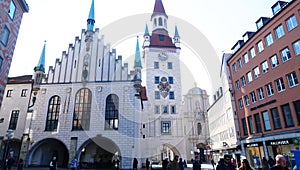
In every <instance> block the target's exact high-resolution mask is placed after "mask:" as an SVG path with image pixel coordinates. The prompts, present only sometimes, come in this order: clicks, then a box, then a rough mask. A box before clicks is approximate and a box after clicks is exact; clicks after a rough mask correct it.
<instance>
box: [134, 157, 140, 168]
mask: <svg viewBox="0 0 300 170" xmlns="http://www.w3.org/2000/svg"><path fill="white" fill-rule="evenodd" d="M138 163H139V162H138V160H137V159H136V158H134V159H133V170H137V166H138Z"/></svg>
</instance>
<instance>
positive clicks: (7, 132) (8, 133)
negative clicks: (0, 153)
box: [2, 129, 14, 166]
mask: <svg viewBox="0 0 300 170" xmlns="http://www.w3.org/2000/svg"><path fill="white" fill-rule="evenodd" d="M13 132H14V131H13V130H11V129H8V130H7V131H6V137H7V144H6V145H7V146H6V150H5V153H4V159H3V163H2V166H4V165H5V163H6V158H7V154H8V152H9V139H10V138H11V137H12V136H13V134H12V133H13Z"/></svg>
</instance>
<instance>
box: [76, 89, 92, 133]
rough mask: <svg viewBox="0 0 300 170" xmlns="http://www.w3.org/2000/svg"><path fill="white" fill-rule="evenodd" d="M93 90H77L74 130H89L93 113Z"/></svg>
mask: <svg viewBox="0 0 300 170" xmlns="http://www.w3.org/2000/svg"><path fill="white" fill-rule="evenodd" d="M91 103H92V92H91V91H90V90H89V89H87V88H83V89H80V90H78V91H77V93H76V97H75V107H74V117H73V127H72V129H73V130H89V128H90V115H91Z"/></svg>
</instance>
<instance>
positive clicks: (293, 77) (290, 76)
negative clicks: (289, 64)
mask: <svg viewBox="0 0 300 170" xmlns="http://www.w3.org/2000/svg"><path fill="white" fill-rule="evenodd" d="M286 77H287V80H288V83H289V86H290V87H294V86H297V85H298V84H299V82H298V79H297V75H296V72H292V73H289V74H288V75H287V76H286Z"/></svg>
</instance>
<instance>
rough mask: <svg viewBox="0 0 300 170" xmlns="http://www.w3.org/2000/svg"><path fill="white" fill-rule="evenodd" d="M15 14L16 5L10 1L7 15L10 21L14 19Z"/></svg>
mask: <svg viewBox="0 0 300 170" xmlns="http://www.w3.org/2000/svg"><path fill="white" fill-rule="evenodd" d="M15 12H16V5H15V3H14V1H10V5H9V11H8V15H9V17H10V18H11V19H14V16H15Z"/></svg>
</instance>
